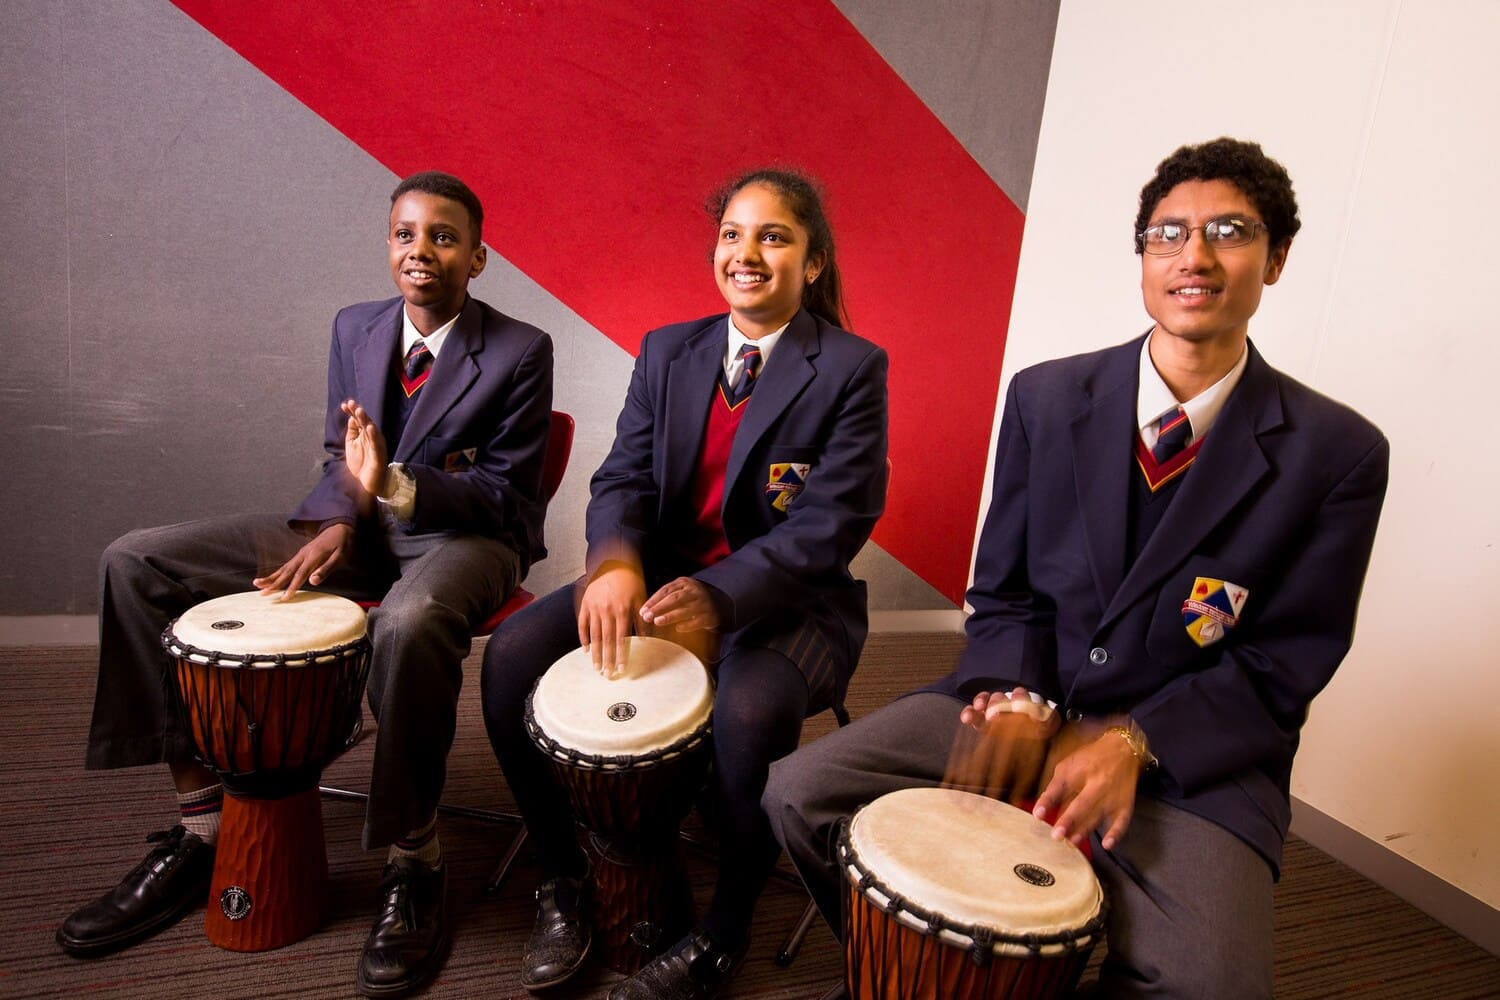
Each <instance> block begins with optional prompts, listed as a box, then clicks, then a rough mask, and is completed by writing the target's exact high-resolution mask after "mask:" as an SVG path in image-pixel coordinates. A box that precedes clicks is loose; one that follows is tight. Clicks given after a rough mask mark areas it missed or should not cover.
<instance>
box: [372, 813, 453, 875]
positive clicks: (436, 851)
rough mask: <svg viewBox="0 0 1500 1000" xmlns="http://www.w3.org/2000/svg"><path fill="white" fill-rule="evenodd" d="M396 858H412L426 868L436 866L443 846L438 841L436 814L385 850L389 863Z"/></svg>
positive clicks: (440, 859) (439, 861)
mask: <svg viewBox="0 0 1500 1000" xmlns="http://www.w3.org/2000/svg"><path fill="white" fill-rule="evenodd" d="M397 858H414V859H416V860H417V861H420V862H421V863H422V864H423V865H424V866H425V867H427V868H436V867H437V866H438V865H439V864H440V863H441V862H442V860H443V848H442V845H441V844H439V843H438V835H437V815H436V814H434V815H433V817H432V818H431V819H429V820H428V821H427V822H426V823H424V824H422V826H421V827H419V828H418V829H416V830H413V831H412V832H411V833H408V834H407V835H406V836H404V837H402V838H401V839H399V840H397V841H396V842H395V843H394V844H392V845H391V848H390V850H389V851H387V852H386V855H385V860H386V863H387V864H389V863H390V862H392V861H395V860H396V859H397Z"/></svg>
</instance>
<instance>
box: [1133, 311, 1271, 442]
mask: <svg viewBox="0 0 1500 1000" xmlns="http://www.w3.org/2000/svg"><path fill="white" fill-rule="evenodd" d="M1249 360H1250V347H1249V344H1248V342H1247V344H1246V346H1245V349H1244V350H1242V351H1241V352H1240V359H1239V360H1238V361H1236V362H1235V363H1234V367H1233V368H1231V369H1229V372H1228V374H1226V375H1225V376H1224V377H1223V378H1221V379H1219V381H1217V382H1215V383H1214V384H1213V385H1211V386H1209V387H1208V388H1207V389H1204V390H1203V391H1202V392H1200V393H1198V395H1196V396H1194V397H1193V398H1192V399H1189V400H1187V401H1185V402H1180V403H1179V401H1178V399H1177V397H1176V396H1174V395H1172V390H1171V389H1168V388H1167V383H1166V382H1164V381H1162V377H1161V374H1160V373H1159V372H1157V370H1156V366H1155V365H1154V364H1152V363H1151V338H1150V337H1147V338H1146V341H1145V343H1143V344H1142V345H1141V374H1140V380H1139V382H1138V387H1137V389H1136V396H1135V419H1136V426H1137V427H1138V428H1139V429H1140V432H1141V439H1142V440H1143V441H1145V443H1146V447H1148V448H1149V447H1151V446H1152V445H1154V444H1156V423H1157V421H1158V420H1160V419H1161V415H1162V414H1163V413H1165V412H1167V411H1168V410H1170V409H1172V408H1173V407H1175V406H1179V405H1180V406H1181V407H1182V408H1183V409H1184V410H1186V411H1187V416H1188V425H1189V426H1190V427H1192V428H1193V436H1192V438H1191V439H1190V441H1189V442H1188V443H1189V444H1191V443H1192V442H1193V441H1196V440H1198V439H1199V438H1201V437H1202V436H1203V435H1205V434H1207V433H1208V429H1209V428H1210V427H1212V426H1213V422H1214V421H1215V420H1217V419H1218V416H1219V411H1220V410H1222V409H1224V403H1225V402H1227V401H1228V399H1229V394H1230V393H1231V392H1233V391H1234V387H1235V386H1237V385H1239V384H1240V376H1241V375H1243V374H1245V364H1246V363H1247V362H1248V361H1249Z"/></svg>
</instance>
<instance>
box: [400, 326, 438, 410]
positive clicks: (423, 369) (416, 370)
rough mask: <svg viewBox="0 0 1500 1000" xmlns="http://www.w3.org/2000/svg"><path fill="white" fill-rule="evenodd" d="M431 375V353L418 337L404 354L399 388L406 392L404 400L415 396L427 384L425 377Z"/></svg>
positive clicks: (424, 342)
mask: <svg viewBox="0 0 1500 1000" xmlns="http://www.w3.org/2000/svg"><path fill="white" fill-rule="evenodd" d="M430 374H432V352H431V351H429V350H428V349H427V342H426V341H424V340H422V339H421V338H420V337H419V338H417V342H416V343H415V344H412V345H411V350H409V351H407V352H406V363H405V364H404V365H403V366H402V369H401V388H402V389H404V390H406V398H407V399H410V398H411V397H413V396H415V395H416V394H417V390H418V389H420V388H422V386H423V385H425V384H426V383H427V376H428V375H430Z"/></svg>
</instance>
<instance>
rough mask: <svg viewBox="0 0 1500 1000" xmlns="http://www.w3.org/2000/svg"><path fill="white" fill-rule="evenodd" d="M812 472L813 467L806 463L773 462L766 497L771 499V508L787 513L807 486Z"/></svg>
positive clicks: (767, 481) (767, 482)
mask: <svg viewBox="0 0 1500 1000" xmlns="http://www.w3.org/2000/svg"><path fill="white" fill-rule="evenodd" d="M810 471H812V466H811V465H808V464H807V463H806V462H772V463H771V475H770V478H768V479H767V480H766V496H768V497H770V498H771V506H772V507H775V508H776V509H777V510H779V511H783V512H785V511H786V509H787V508H788V507H790V506H791V505H792V501H793V500H795V499H797V494H798V493H801V492H802V488H803V487H804V486H806V485H807V474H808V473H809V472H810Z"/></svg>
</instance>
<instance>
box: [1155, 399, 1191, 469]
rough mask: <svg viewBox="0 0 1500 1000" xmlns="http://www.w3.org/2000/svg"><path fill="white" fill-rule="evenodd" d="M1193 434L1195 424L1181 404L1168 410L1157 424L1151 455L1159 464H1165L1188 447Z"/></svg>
mask: <svg viewBox="0 0 1500 1000" xmlns="http://www.w3.org/2000/svg"><path fill="white" fill-rule="evenodd" d="M1192 436H1193V425H1192V424H1191V423H1189V422H1188V416H1187V411H1186V410H1184V409H1183V408H1182V407H1180V406H1179V407H1177V408H1176V409H1175V410H1169V411H1167V412H1166V413H1164V414H1162V417H1161V420H1160V422H1158V423H1157V425H1156V445H1155V446H1154V447H1153V448H1152V449H1151V457H1152V458H1154V459H1156V464H1157V465H1165V464H1166V463H1167V462H1168V461H1170V460H1171V458H1172V456H1173V455H1176V454H1177V453H1178V452H1179V451H1181V450H1182V449H1184V448H1186V447H1187V443H1188V438H1190V437H1192Z"/></svg>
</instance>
